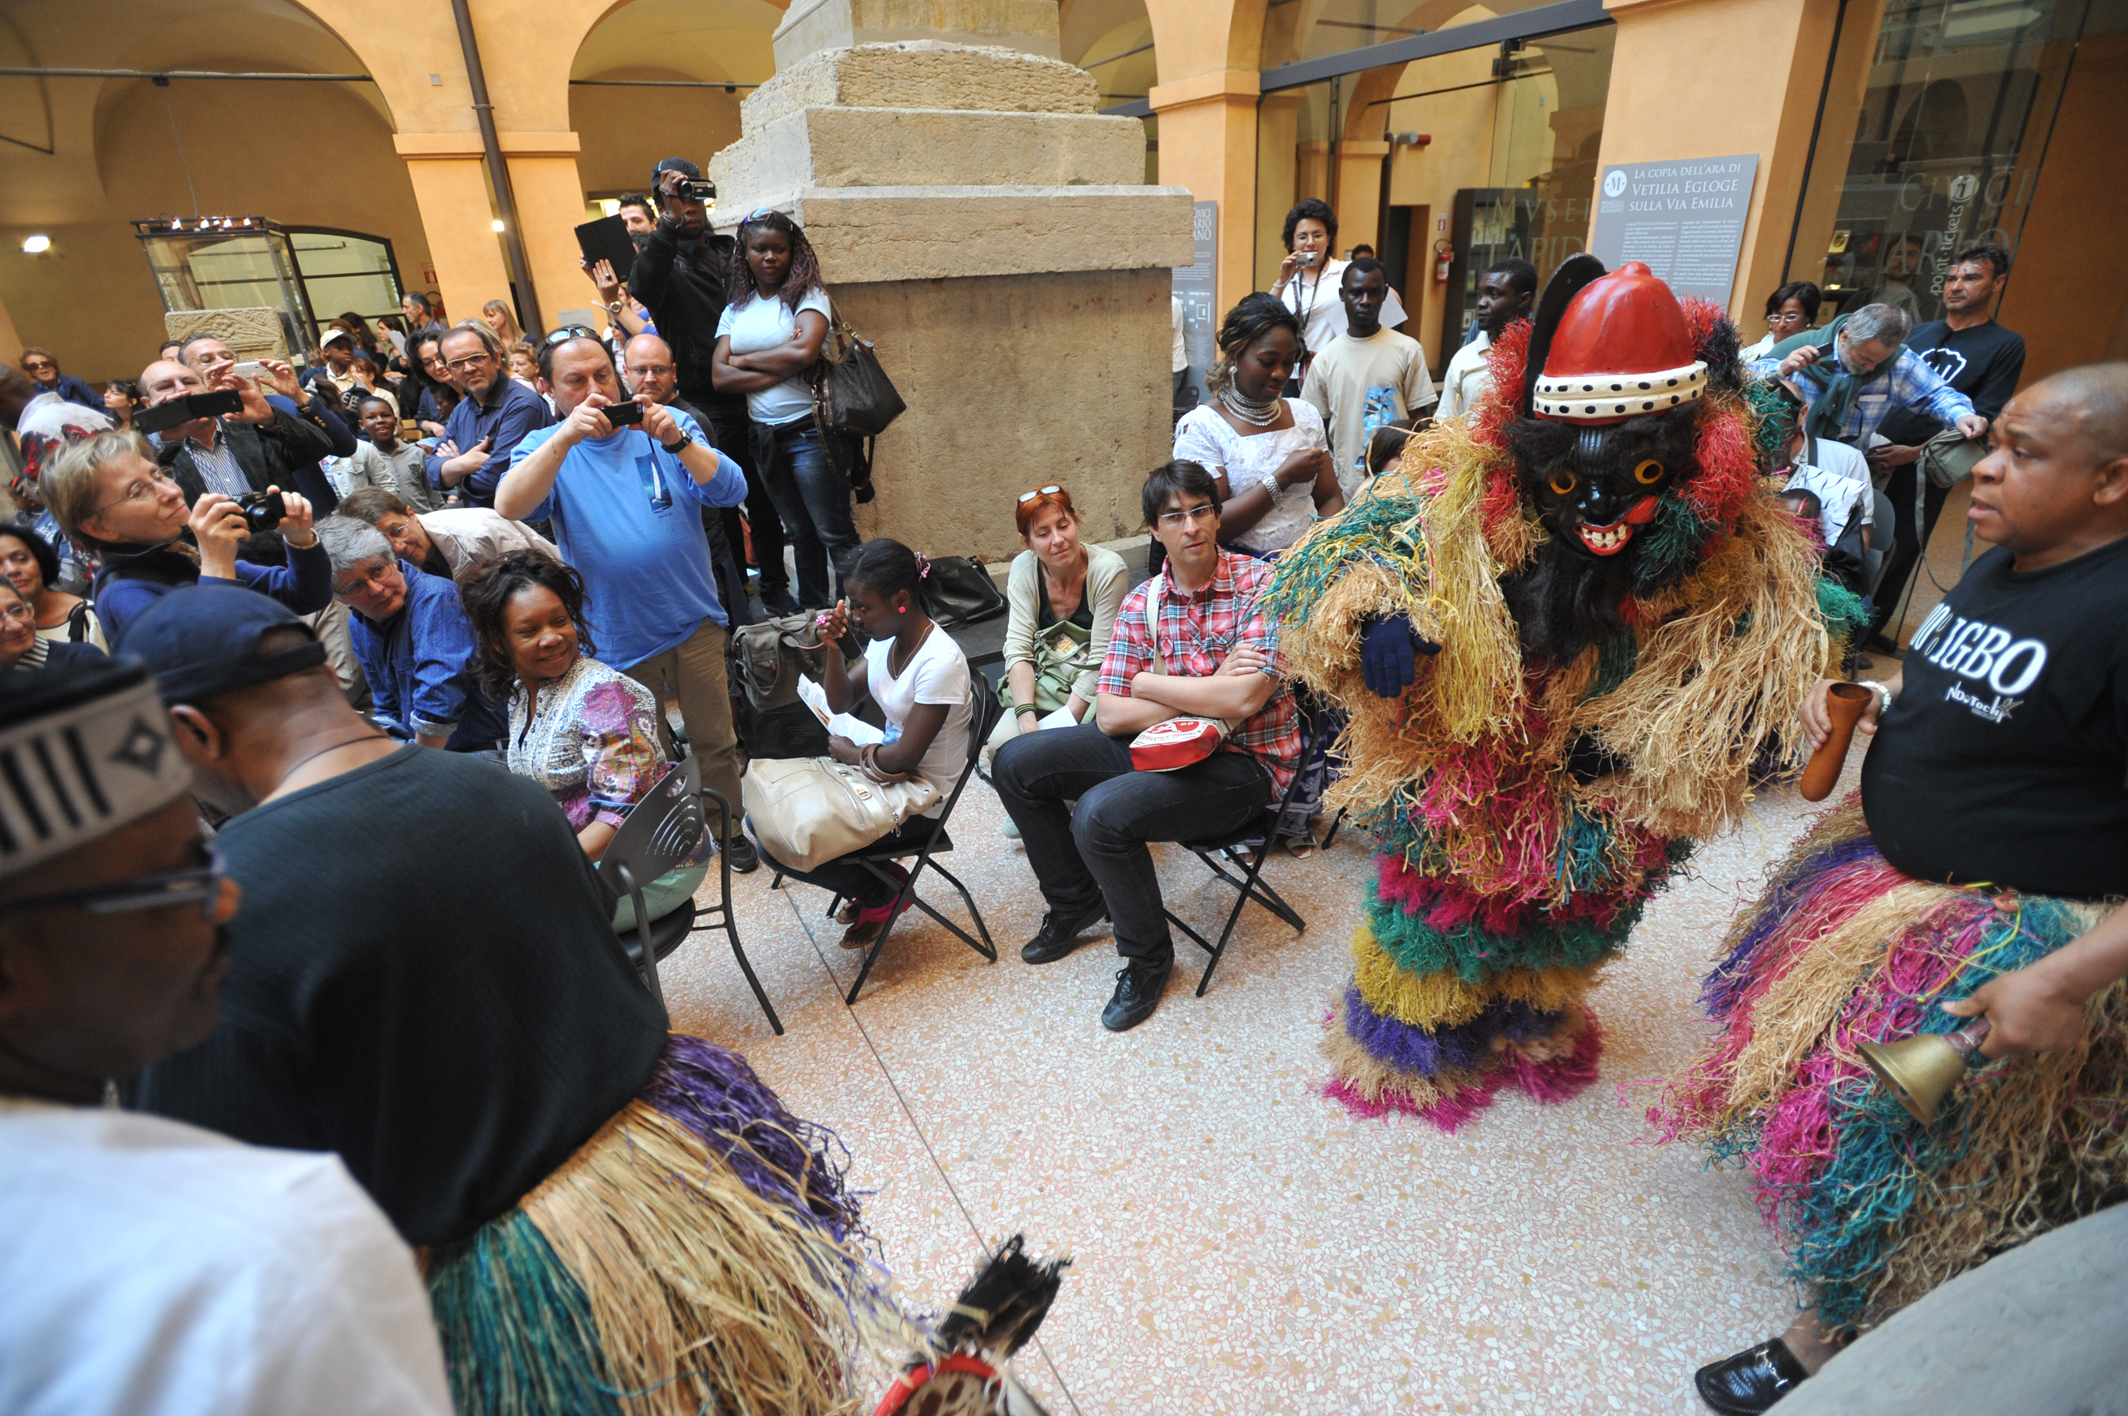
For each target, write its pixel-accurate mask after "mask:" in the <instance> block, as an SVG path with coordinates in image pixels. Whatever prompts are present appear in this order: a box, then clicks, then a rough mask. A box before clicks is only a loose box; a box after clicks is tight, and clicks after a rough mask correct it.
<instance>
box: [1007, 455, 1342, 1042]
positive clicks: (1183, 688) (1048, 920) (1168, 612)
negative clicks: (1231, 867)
mask: <svg viewBox="0 0 2128 1416" xmlns="http://www.w3.org/2000/svg"><path fill="white" fill-rule="evenodd" d="M1142 496H1143V506H1144V511H1145V519H1146V520H1147V521H1149V522H1151V523H1152V526H1153V535H1154V537H1155V538H1157V539H1158V540H1159V542H1160V544H1161V546H1162V547H1164V548H1165V549H1166V551H1167V568H1166V569H1165V570H1164V571H1162V572H1161V573H1160V574H1158V575H1155V576H1154V577H1153V578H1152V579H1150V580H1148V581H1146V582H1145V583H1144V584H1143V585H1140V586H1139V587H1138V588H1137V589H1136V590H1133V591H1131V593H1130V594H1129V595H1128V596H1127V597H1125V599H1124V601H1123V608H1122V609H1121V610H1119V611H1118V612H1117V614H1116V627H1115V630H1114V632H1113V634H1112V636H1111V637H1110V639H1109V641H1108V657H1107V659H1105V660H1104V661H1103V662H1102V665H1101V678H1100V682H1099V684H1098V686H1097V688H1096V692H1095V696H1094V721H1093V722H1092V723H1088V724H1085V725H1083V726H1080V727H1076V728H1052V729H1050V730H1049V731H1048V732H1040V733H1026V734H1023V735H1022V736H1020V737H1016V738H1014V739H1013V740H1012V741H1010V742H1008V743H1006V744H1005V745H1004V746H1002V747H1000V748H999V749H998V753H997V758H996V761H995V764H994V766H993V767H992V771H991V776H992V779H993V780H994V781H995V782H996V784H997V793H998V798H999V800H1001V801H1002V802H1003V803H1004V805H1005V811H1006V814H1007V815H1009V816H1011V818H1012V821H1013V824H1014V825H1015V826H1017V827H1019V830H1020V838H1021V839H1022V840H1023V841H1025V842H1026V844H1027V864H1028V865H1029V866H1031V867H1033V869H1034V873H1035V879H1036V880H1038V881H1040V882H1041V886H1042V898H1043V900H1044V902H1045V903H1046V904H1047V905H1048V907H1049V908H1048V913H1047V914H1045V915H1044V916H1043V918H1042V928H1041V930H1040V932H1039V933H1037V934H1036V935H1035V937H1034V938H1033V939H1032V940H1030V941H1028V943H1027V945H1026V947H1025V948H1023V949H1021V950H1020V958H1021V959H1022V960H1024V961H1025V962H1027V963H1030V964H1047V963H1053V962H1055V961H1056V960H1058V959H1061V958H1063V957H1064V956H1065V955H1067V954H1069V953H1071V952H1072V951H1073V950H1074V949H1076V948H1078V947H1079V934H1080V932H1081V931H1082V930H1085V929H1087V928H1089V927H1091V926H1093V925H1095V924H1098V923H1100V921H1101V920H1103V919H1109V920H1113V921H1114V922H1115V927H1116V952H1117V953H1118V954H1119V955H1121V956H1122V958H1123V968H1122V969H1121V970H1120V971H1119V972H1118V973H1117V974H1116V988H1115V992H1114V994H1113V995H1112V996H1111V997H1110V999H1109V1001H1108V1006H1107V1008H1106V1009H1104V1010H1103V1012H1102V1014H1101V1026H1103V1027H1105V1028H1107V1029H1108V1030H1109V1031H1111V1032H1123V1031H1125V1030H1126V1029H1129V1028H1134V1027H1136V1026H1137V1025H1138V1024H1139V1023H1142V1022H1144V1021H1145V1020H1146V1019H1147V1018H1148V1017H1150V1016H1152V1013H1153V1010H1154V1009H1155V1008H1156V1007H1158V1006H1159V1003H1160V991H1161V989H1162V988H1164V987H1165V986H1166V984H1167V976H1168V971H1169V969H1170V968H1172V967H1173V965H1174V961H1175V948H1174V941H1173V939H1172V937H1171V936H1170V935H1169V934H1168V927H1167V914H1166V909H1165V907H1164V906H1163V904H1162V903H1161V898H1160V878H1159V876H1158V874H1157V873H1156V872H1155V870H1154V868H1153V857H1152V852H1151V851H1150V850H1148V849H1147V843H1148V842H1151V841H1179V840H1184V839H1191V840H1194V839H1199V838H1204V837H1210V836H1218V835H1223V834H1226V833H1229V832H1233V831H1238V830H1240V829H1242V828H1243V827H1245V826H1247V825H1248V824H1249V823H1251V822H1253V821H1256V820H1258V819H1259V818H1261V817H1262V816H1263V815H1264V812H1265V809H1266V808H1267V807H1269V806H1271V805H1272V804H1273V803H1274V801H1275V800H1276V799H1277V795H1278V793H1280V792H1282V791H1284V790H1285V787H1286V783H1288V782H1289V781H1291V780H1292V779H1293V774H1294V772H1295V771H1296V770H1297V769H1298V768H1299V766H1300V749H1301V743H1300V725H1299V715H1298V713H1297V712H1296V710H1295V708H1294V703H1293V695H1292V694H1291V693H1289V692H1288V691H1287V690H1286V687H1285V684H1284V682H1283V681H1282V680H1283V677H1284V674H1285V661H1284V660H1283V659H1282V658H1281V657H1280V656H1279V652H1278V631H1277V626H1276V625H1275V624H1274V623H1273V621H1272V619H1271V617H1270V615H1269V614H1267V613H1266V612H1265V611H1264V609H1263V607H1262V604H1261V597H1262V595H1263V591H1264V588H1265V587H1266V586H1267V585H1268V584H1269V583H1270V579H1271V572H1270V567H1269V566H1268V565H1266V564H1265V563H1264V562H1263V561H1260V560H1253V559H1251V558H1249V557H1247V556H1238V555H1235V554H1234V553H1232V552H1231V551H1224V550H1221V549H1220V547H1219V491H1218V487H1217V486H1216V484H1214V482H1213V481H1212V477H1211V474H1210V473H1209V472H1207V471H1205V469H1204V468H1203V467H1201V466H1199V465H1198V464H1196V463H1194V462H1180V461H1178V462H1170V463H1167V464H1166V465H1164V466H1161V467H1156V468H1154V469H1153V474H1152V476H1151V477H1149V478H1147V479H1146V483H1145V488H1144V491H1143V494H1142ZM1184 718H1198V719H1204V718H1217V719H1223V720H1224V721H1225V722H1226V723H1227V724H1229V725H1231V731H1230V732H1228V733H1227V734H1226V736H1225V738H1224V740H1223V741H1221V742H1220V743H1219V745H1218V747H1217V748H1216V749H1214V750H1213V751H1212V752H1211V753H1210V755H1208V756H1206V757H1204V758H1202V759H1201V760H1198V761H1194V762H1191V763H1189V764H1188V765H1186V766H1181V767H1176V768H1174V769H1172V770H1166V771H1138V770H1134V767H1133V762H1132V756H1131V741H1132V739H1133V738H1135V737H1136V736H1137V735H1138V734H1140V733H1142V732H1144V731H1145V730H1146V729H1147V728H1150V727H1153V726H1154V725H1156V724H1159V723H1165V722H1168V721H1170V720H1174V719H1184ZM1074 799H1076V800H1077V802H1078V805H1077V807H1075V808H1074V807H1071V806H1069V805H1067V803H1069V802H1071V801H1073V800H1074Z"/></svg>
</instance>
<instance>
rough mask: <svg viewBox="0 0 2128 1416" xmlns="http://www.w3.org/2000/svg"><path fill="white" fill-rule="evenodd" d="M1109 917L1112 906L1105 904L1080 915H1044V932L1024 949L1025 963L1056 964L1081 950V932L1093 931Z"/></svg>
mask: <svg viewBox="0 0 2128 1416" xmlns="http://www.w3.org/2000/svg"><path fill="white" fill-rule="evenodd" d="M1107 918H1108V905H1107V903H1106V902H1105V901H1104V902H1102V903H1100V904H1097V905H1093V906H1091V907H1089V908H1087V909H1084V910H1081V911H1079V912H1078V913H1077V914H1059V913H1057V911H1055V910H1051V911H1050V912H1049V913H1048V914H1045V915H1043V916H1042V930H1041V932H1040V933H1039V934H1037V935H1035V937H1034V938H1032V939H1030V940H1028V941H1027V943H1026V945H1025V946H1024V947H1023V948H1021V950H1020V962H1021V963H1023V964H1053V963H1055V962H1056V961H1057V960H1059V959H1061V958H1063V957H1064V956H1065V955H1066V954H1069V953H1070V952H1071V951H1072V950H1074V949H1076V948H1078V947H1079V944H1080V939H1079V934H1080V931H1082V930H1086V929H1090V928H1092V927H1093V926H1094V925H1097V924H1099V923H1101V922H1102V921H1103V920H1106V919H1107Z"/></svg>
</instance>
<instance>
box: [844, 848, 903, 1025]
mask: <svg viewBox="0 0 2128 1416" xmlns="http://www.w3.org/2000/svg"><path fill="white" fill-rule="evenodd" d="M915 893H916V877H915V876H914V875H911V876H910V877H909V878H908V880H907V881H905V882H904V883H903V884H902V887H901V890H900V891H899V892H898V893H896V895H895V896H894V912H893V913H892V914H890V915H888V916H887V922H886V924H885V926H884V927H882V928H881V929H880V931H879V937H878V938H877V939H874V940H873V941H872V947H871V948H869V949H867V950H865V956H864V966H863V967H862V968H860V969H858V970H857V981H856V982H855V983H852V984H851V985H850V991H849V993H848V994H846V995H845V996H844V998H843V1000H842V1001H843V1002H844V1003H845V1004H846V1005H848V1006H849V1007H852V1008H854V1007H856V1006H857V995H858V993H859V992H861V991H862V990H863V988H864V984H865V980H866V979H868V978H870V977H871V976H872V965H874V964H876V963H878V962H879V951H880V950H881V949H884V948H886V947H887V936H888V935H889V934H892V933H893V932H894V926H895V925H896V924H897V923H899V922H900V920H901V917H902V913H903V911H905V910H907V909H908V907H909V901H910V899H911V898H913V897H914V895H915Z"/></svg>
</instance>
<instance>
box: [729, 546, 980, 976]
mask: <svg viewBox="0 0 2128 1416" xmlns="http://www.w3.org/2000/svg"><path fill="white" fill-rule="evenodd" d="M930 572H931V567H930V564H929V562H927V561H925V560H924V558H923V557H922V556H920V555H918V554H917V553H916V552H914V551H912V550H910V549H909V548H908V547H907V546H904V545H903V544H902V543H901V542H899V541H890V540H886V539H884V538H881V539H878V540H872V541H867V542H865V543H864V545H863V546H862V547H860V548H859V549H858V552H857V555H856V557H855V559H854V560H853V561H852V563H851V566H850V570H849V574H848V576H847V577H846V578H845V579H844V581H843V590H844V598H843V599H841V600H839V601H837V602H836V605H835V607H834V608H833V609H831V610H829V611H828V612H827V613H826V614H824V615H822V616H821V625H820V632H821V638H822V639H823V640H825V641H827V642H829V643H833V644H840V643H842V642H843V640H844V639H845V638H846V637H847V636H848V635H849V633H850V631H851V630H852V629H853V628H854V629H855V630H856V631H857V632H858V634H859V635H860V636H861V637H864V638H866V639H869V640H870V641H871V642H870V644H869V646H868V647H867V648H866V649H865V651H864V654H863V655H862V656H861V657H860V658H857V659H855V660H852V661H850V662H849V663H847V664H846V663H844V662H843V657H842V655H841V654H840V653H830V654H829V655H828V656H827V667H826V670H825V672H824V673H823V675H822V677H821V687H823V688H825V689H826V690H827V695H828V706H829V707H830V708H832V709H833V710H834V711H835V712H837V713H846V712H848V711H849V710H850V709H851V708H852V707H854V706H855V705H856V703H857V701H858V700H859V699H860V698H862V697H864V695H865V694H866V693H867V692H869V693H870V694H871V695H872V701H873V702H875V703H877V704H878V705H879V708H880V711H881V712H882V713H884V714H885V715H886V719H887V732H886V741H884V742H881V743H877V744H874V745H872V746H868V747H859V746H858V745H857V744H856V743H854V742H851V741H850V740H849V739H848V738H846V737H842V736H840V735H837V736H835V737H831V738H829V739H828V751H829V753H830V754H831V755H832V756H833V757H834V759H835V760H836V761H837V762H844V763H848V764H850V765H852V766H861V767H864V768H865V769H866V770H867V772H868V773H871V774H874V775H877V776H879V777H880V778H881V779H882V780H889V781H900V780H906V779H909V778H916V779H919V780H922V781H924V782H927V783H929V784H930V785H931V786H932V787H935V788H936V789H937V790H938V793H939V796H940V798H941V800H940V801H939V803H938V805H936V806H934V807H932V808H931V809H930V810H929V811H926V812H925V813H923V815H921V816H912V817H910V818H909V819H908V820H907V821H905V822H903V823H902V825H901V826H900V827H899V828H898V829H897V830H895V831H893V832H891V833H889V834H888V835H886V836H883V837H881V838H880V840H879V841H875V842H873V843H872V847H870V848H868V849H871V848H877V847H878V846H879V845H880V844H881V843H882V842H888V841H891V842H893V843H895V844H905V845H908V846H909V847H910V848H911V849H912V850H913V849H915V848H917V847H920V846H921V845H922V844H923V842H924V840H925V838H926V837H928V836H929V835H930V833H931V831H932V829H933V828H934V826H935V825H936V818H937V817H938V816H940V815H941V814H942V813H943V812H944V811H945V801H944V798H947V797H950V796H952V795H953V788H954V787H955V786H956V785H957V784H958V783H959V781H960V778H961V772H962V770H963V769H964V768H965V767H966V766H967V765H968V750H969V747H970V743H969V740H968V739H969V733H970V728H971V723H972V719H973V713H974V697H973V695H972V694H971V692H970V690H969V685H970V682H971V680H970V678H969V675H968V656H967V655H965V654H963V653H962V652H961V646H960V645H958V644H956V643H955V642H954V640H953V636H952V635H950V634H948V633H946V631H945V630H943V629H940V628H939V627H938V625H937V624H935V623H933V621H932V619H931V616H930V615H928V614H926V613H925V612H924V597H923V591H922V586H923V580H924V577H925V576H927V575H929V574H930ZM762 854H763V855H764V856H766V855H768V852H767V851H765V850H764V851H763V852H762ZM771 864H776V867H777V868H778V869H780V870H781V871H782V872H783V873H784V874H785V875H788V876H790V877H792V878H793V879H796V880H803V881H805V882H806V883H808V884H811V885H818V886H820V887H821V888H822V889H823V890H832V891H834V892H835V893H836V894H838V895H841V896H843V897H844V898H846V899H849V900H854V901H856V902H857V905H858V907H859V914H858V916H857V919H856V922H855V923H853V924H851V925H850V927H849V928H848V929H847V930H846V931H844V933H843V936H842V947H843V948H845V949H869V948H871V947H872V944H873V941H875V940H876V939H878V938H879V936H880V934H881V933H882V932H884V931H885V929H886V928H887V925H888V923H889V921H890V920H892V919H893V917H894V913H895V911H894V904H895V900H896V890H895V887H894V886H893V885H890V884H888V883H887V882H886V881H883V880H881V879H880V878H879V877H878V876H876V875H874V874H872V872H871V871H869V870H867V869H865V868H864V867H863V866H862V865H859V864H858V863H857V862H855V861H853V860H851V859H850V858H849V857H847V856H843V857H840V858H838V859H835V860H831V861H829V862H827V863H826V864H825V865H819V866H815V867H814V868H813V869H811V870H792V869H791V868H790V867H789V866H787V865H781V864H778V863H776V862H775V861H774V860H773V858H771ZM895 869H896V871H897V872H898V871H899V867H896V868H895Z"/></svg>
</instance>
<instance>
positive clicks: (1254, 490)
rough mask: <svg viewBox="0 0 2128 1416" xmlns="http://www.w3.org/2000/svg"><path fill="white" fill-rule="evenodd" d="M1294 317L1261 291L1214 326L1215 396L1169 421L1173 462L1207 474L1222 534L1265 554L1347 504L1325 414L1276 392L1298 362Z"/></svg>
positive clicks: (1237, 544) (1287, 543) (1242, 547)
mask: <svg viewBox="0 0 2128 1416" xmlns="http://www.w3.org/2000/svg"><path fill="white" fill-rule="evenodd" d="M1299 359H1300V318H1299V316H1297V315H1295V314H1294V313H1293V312H1292V311H1291V310H1289V309H1287V308H1286V307H1285V306H1284V305H1281V304H1280V303H1279V302H1278V301H1276V300H1274V299H1272V298H1271V297H1270V296H1268V295H1262V294H1257V295H1248V296H1244V297H1243V298H1242V301H1241V303H1240V304H1238V305H1236V306H1235V307H1234V308H1233V309H1231V310H1229V311H1227V317H1226V320H1225V322H1224V323H1222V324H1221V325H1220V327H1219V362H1218V364H1217V365H1215V366H1214V367H1213V369H1212V377H1211V379H1210V387H1211V391H1212V400H1213V401H1212V402H1210V403H1207V404H1205V405H1203V406H1202V407H1199V408H1192V409H1191V410H1190V411H1189V412H1187V413H1185V414H1183V415H1182V421H1181V422H1180V423H1177V424H1176V425H1175V458H1176V460H1177V461H1183V462H1194V463H1196V464H1198V465H1199V466H1201V467H1203V468H1204V469H1205V470H1206V471H1208V472H1210V473H1211V474H1212V478H1213V481H1214V482H1215V483H1216V485H1217V486H1218V488H1219V498H1220V508H1219V526H1220V535H1221V536H1222V537H1223V538H1224V539H1225V540H1226V541H1227V542H1228V544H1230V545H1232V546H1233V547H1234V548H1235V549H1237V550H1243V551H1247V552H1248V553H1250V554H1251V555H1256V556H1264V555H1269V554H1272V553H1274V552H1277V551H1282V550H1284V549H1286V547H1288V546H1290V545H1292V544H1293V543H1294V542H1295V541H1298V540H1299V539H1300V538H1301V536H1302V534H1303V533H1305V532H1306V531H1307V529H1308V526H1309V524H1310V523H1311V522H1312V521H1313V520H1314V519H1315V518H1316V517H1317V516H1332V515H1335V514H1336V513H1338V512H1340V511H1342V510H1344V508H1345V492H1344V489H1343V488H1342V487H1340V486H1339V485H1338V480H1337V467H1336V465H1335V463H1334V461H1333V459H1332V458H1331V456H1330V441H1329V437H1328V435H1327V434H1326V433H1325V432H1324V431H1323V415H1322V414H1320V413H1318V412H1316V410H1315V406H1314V405H1313V404H1310V403H1306V402H1303V401H1302V400H1300V399H1297V398H1286V397H1283V396H1282V395H1281V394H1280V392H1279V390H1280V389H1282V388H1284V387H1285V386H1286V379H1287V378H1288V377H1289V376H1290V375H1291V374H1292V373H1293V371H1294V369H1295V368H1297V367H1298V365H1299Z"/></svg>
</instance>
